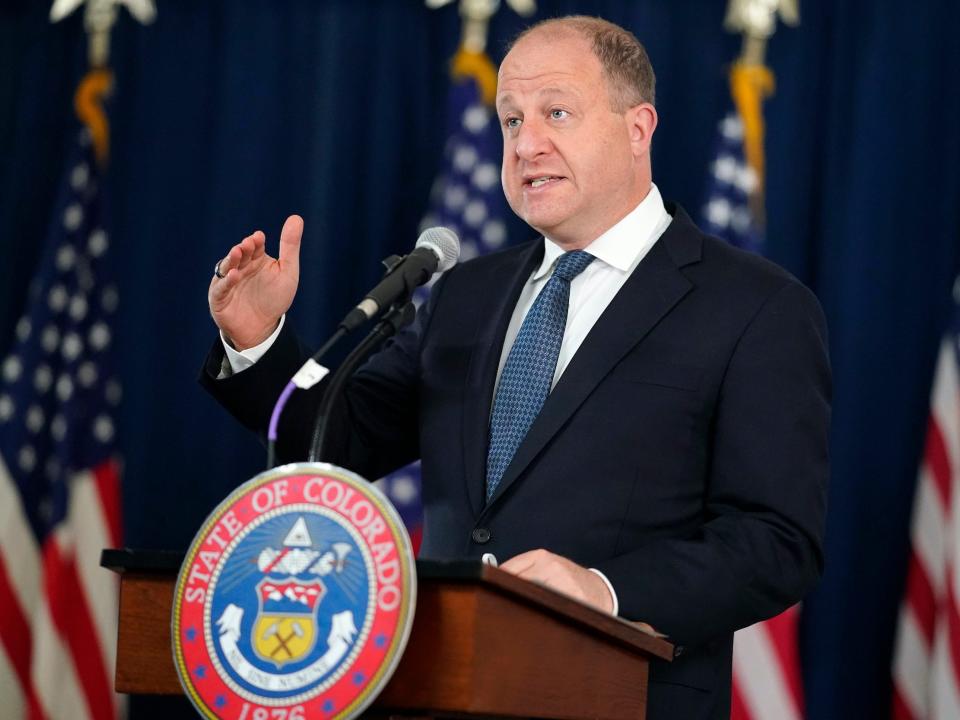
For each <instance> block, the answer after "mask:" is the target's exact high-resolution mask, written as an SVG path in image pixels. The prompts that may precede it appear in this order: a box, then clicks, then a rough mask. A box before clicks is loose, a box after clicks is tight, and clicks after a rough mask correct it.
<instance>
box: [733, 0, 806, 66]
mask: <svg viewBox="0 0 960 720" xmlns="http://www.w3.org/2000/svg"><path fill="white" fill-rule="evenodd" d="M777 15H779V16H780V19H781V20H782V21H783V22H784V24H785V25H799V24H800V8H799V0H730V2H729V4H728V5H727V16H726V17H725V18H724V20H723V26H724V27H725V28H726V29H727V30H728V31H729V32H738V33H740V34H742V35H743V50H742V51H741V53H740V61H741V62H744V63H747V64H749V65H763V58H764V54H765V53H766V48H767V41H768V40H769V39H770V37H771V36H772V35H773V33H774V31H776V29H777Z"/></svg>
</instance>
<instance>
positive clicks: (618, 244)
mask: <svg viewBox="0 0 960 720" xmlns="http://www.w3.org/2000/svg"><path fill="white" fill-rule="evenodd" d="M666 212H667V210H666V208H665V207H664V205H663V198H662V197H661V196H660V191H659V190H658V189H657V186H656V185H654V184H652V183H651V184H650V192H648V193H647V196H646V197H645V198H644V199H643V200H642V201H641V202H640V204H639V205H637V206H636V207H635V208H634V209H633V210H631V211H630V212H629V213H627V215H626V217H624V218H623V219H622V220H621V221H620V222H618V223H617V224H616V225H614V226H613V227H611V228H610V229H609V230H607V231H606V232H605V233H603V234H602V235H601V236H600V237H598V238H597V239H596V240H594V241H593V242H592V243H590V244H589V245H587V247H585V248H584V249H585V250H586V251H587V252H589V253H590V254H591V255H593V256H594V257H595V258H597V260H600V261H602V262H604V263H606V264H607V265H610V266H611V267H614V268H616V269H617V270H620V271H621V272H627V271H628V270H629V269H630V268H631V267H632V266H633V264H634V261H635V260H636V259H637V255H639V254H640V253H641V252H644V251H645V249H646V248H647V247H648V246H649V245H650V244H652V243H651V242H650V240H651V236H652V235H653V233H654V232H656V229H657V227H658V226H659V224H660V220H661V218H662V217H663V216H664V214H665V213H666ZM653 239H654V240H655V239H656V238H653ZM543 246H544V252H543V262H541V263H540V267H538V268H537V270H536V272H534V274H533V277H532V278H531V279H532V280H539V279H540V278H542V277H544V276H545V275H547V274H548V273H549V272H550V270H551V268H552V267H553V264H554V263H555V262H556V260H557V258H559V257H560V256H561V255H563V254H564V253H565V252H566V250H564V249H563V248H562V247H560V246H559V245H557V244H556V243H555V242H553V241H552V240H551V239H550V238H548V237H544V238H543Z"/></svg>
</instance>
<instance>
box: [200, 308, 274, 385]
mask: <svg viewBox="0 0 960 720" xmlns="http://www.w3.org/2000/svg"><path fill="white" fill-rule="evenodd" d="M286 319H287V316H286V315H282V316H280V323H279V324H278V325H277V329H276V330H274V331H273V332H272V333H270V337H268V338H267V339H266V340H264V341H263V342H262V343H260V344H259V345H254V346H253V347H252V348H247V349H246V350H235V349H234V348H232V347H231V346H230V343H228V342H227V338H226V337H225V336H224V334H223V331H222V330H221V331H220V342H222V343H223V350H224V353H225V360H226V362H224V363H223V365H222V366H221V368H220V375H218V376H217V379H218V380H222V379H223V378H227V377H230V376H231V375H236V374H237V373H240V372H243V371H244V370H246V369H248V368H251V367H253V366H254V365H255V364H256V362H257V360H259V359H260V358H262V357H263V356H264V355H265V354H266V352H267V350H269V349H270V348H271V347H273V343H274V342H275V341H276V339H277V336H278V335H280V331H281V330H282V329H283V323H284V321H285V320H286Z"/></svg>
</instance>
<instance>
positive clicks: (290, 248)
mask: <svg viewBox="0 0 960 720" xmlns="http://www.w3.org/2000/svg"><path fill="white" fill-rule="evenodd" d="M302 237H303V218H302V217H300V216H299V215H291V216H290V217H288V218H287V221H286V222H285V223H284V224H283V229H282V230H281V231H280V253H279V255H278V256H277V259H278V260H279V261H280V267H281V268H285V267H289V268H290V270H292V271H293V272H296V273H299V272H300V239H301V238H302Z"/></svg>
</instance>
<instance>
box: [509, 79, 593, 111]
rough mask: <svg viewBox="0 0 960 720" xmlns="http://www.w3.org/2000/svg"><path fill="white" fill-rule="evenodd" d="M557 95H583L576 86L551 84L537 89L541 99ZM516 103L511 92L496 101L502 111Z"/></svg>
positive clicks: (578, 96) (575, 96)
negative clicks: (566, 86) (565, 86)
mask: <svg viewBox="0 0 960 720" xmlns="http://www.w3.org/2000/svg"><path fill="white" fill-rule="evenodd" d="M557 96H559V97H571V96H572V97H574V98H577V99H579V98H580V97H581V94H580V93H579V92H578V91H577V90H576V89H575V88H564V87H557V86H554V85H549V86H547V87H545V88H541V89H540V90H538V91H537V97H538V98H541V99H542V98H551V97H557ZM515 104H516V103H515V101H514V99H513V95H512V94H510V93H504V94H503V95H501V96H500V97H498V98H497V103H496V107H497V111H498V112H500V111H502V110H503V109H504V108H506V107H512V106H514V105H515Z"/></svg>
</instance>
